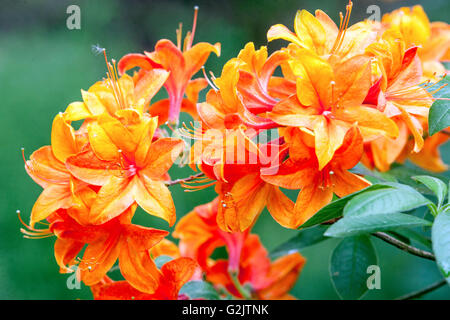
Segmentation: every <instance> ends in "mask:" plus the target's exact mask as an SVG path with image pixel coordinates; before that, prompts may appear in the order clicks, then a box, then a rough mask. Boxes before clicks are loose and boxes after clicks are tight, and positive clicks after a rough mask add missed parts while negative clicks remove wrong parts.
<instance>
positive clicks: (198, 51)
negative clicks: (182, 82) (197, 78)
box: [183, 42, 220, 78]
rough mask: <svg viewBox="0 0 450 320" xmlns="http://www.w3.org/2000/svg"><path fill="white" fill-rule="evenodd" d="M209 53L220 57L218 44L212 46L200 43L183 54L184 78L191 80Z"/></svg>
mask: <svg viewBox="0 0 450 320" xmlns="http://www.w3.org/2000/svg"><path fill="white" fill-rule="evenodd" d="M211 52H214V53H215V54H216V55H217V56H218V57H219V56H220V43H216V44H214V45H212V44H209V43H206V42H200V43H197V44H196V45H194V46H193V47H192V48H190V49H189V50H187V51H185V52H184V53H183V57H184V59H185V61H186V76H187V77H188V78H191V77H192V76H193V75H194V74H195V73H196V72H197V71H198V70H200V68H201V67H202V66H203V65H204V64H205V63H206V60H208V57H209V55H210V53H211Z"/></svg>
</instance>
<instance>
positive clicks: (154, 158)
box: [142, 138, 184, 179]
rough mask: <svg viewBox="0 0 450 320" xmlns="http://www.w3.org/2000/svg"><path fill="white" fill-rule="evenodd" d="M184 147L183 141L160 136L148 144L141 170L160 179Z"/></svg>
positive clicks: (151, 176)
mask: <svg viewBox="0 0 450 320" xmlns="http://www.w3.org/2000/svg"><path fill="white" fill-rule="evenodd" d="M183 149H184V142H183V140H181V139H176V138H160V139H158V140H156V141H155V142H153V143H152V144H151V145H150V148H149V150H148V153H147V158H146V159H145V164H146V165H145V167H144V169H143V170H142V172H143V173H144V174H145V175H146V176H148V177H149V178H152V179H160V178H161V176H162V175H163V174H165V173H166V172H167V171H168V170H169V169H170V167H172V165H173V163H174V162H175V160H176V159H177V157H178V156H179V155H180V152H181V151H182V150H183Z"/></svg>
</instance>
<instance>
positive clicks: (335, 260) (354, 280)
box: [330, 236, 378, 299]
mask: <svg viewBox="0 0 450 320" xmlns="http://www.w3.org/2000/svg"><path fill="white" fill-rule="evenodd" d="M377 263H378V259H377V254H376V252H375V248H374V247H373V245H372V242H371V241H370V239H369V237H367V236H358V237H349V238H345V239H344V240H342V241H341V242H340V243H339V244H338V246H337V247H336V248H335V249H334V250H333V253H332V254H331V261H330V276H331V280H332V282H333V285H334V288H335V289H336V292H337V293H338V295H339V297H341V299H359V298H361V297H362V296H363V295H364V294H365V293H366V291H367V290H368V287H367V279H368V278H369V275H368V274H367V268H368V267H369V266H371V265H376V264H377Z"/></svg>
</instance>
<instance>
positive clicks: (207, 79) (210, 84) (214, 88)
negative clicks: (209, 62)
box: [202, 66, 219, 92]
mask: <svg viewBox="0 0 450 320" xmlns="http://www.w3.org/2000/svg"><path fill="white" fill-rule="evenodd" d="M202 72H203V76H204V77H205V80H206V82H208V84H209V86H210V87H211V88H212V89H213V90H214V91H215V92H217V91H219V88H217V87H216V86H215V85H214V83H213V82H211V80H209V78H208V76H207V75H206V72H205V66H202Z"/></svg>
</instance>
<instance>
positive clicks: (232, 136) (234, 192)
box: [190, 128, 284, 231]
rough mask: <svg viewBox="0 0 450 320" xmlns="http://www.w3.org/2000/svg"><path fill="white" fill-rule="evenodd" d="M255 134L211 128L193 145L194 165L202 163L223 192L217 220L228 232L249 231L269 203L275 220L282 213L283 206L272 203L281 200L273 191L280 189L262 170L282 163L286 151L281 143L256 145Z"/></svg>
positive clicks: (200, 166)
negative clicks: (263, 177) (283, 150)
mask: <svg viewBox="0 0 450 320" xmlns="http://www.w3.org/2000/svg"><path fill="white" fill-rule="evenodd" d="M247 134H250V135H247ZM254 134H255V131H253V132H252V133H249V132H247V133H246V132H245V131H244V130H243V128H241V129H239V130H228V129H227V130H225V131H224V132H222V131H218V130H214V129H211V130H207V131H206V132H205V133H203V134H202V135H200V141H197V142H196V143H194V145H193V146H192V148H191V155H190V156H191V166H192V167H193V169H195V165H196V164H198V167H199V169H200V170H201V171H202V172H203V173H205V175H206V177H207V178H209V179H211V180H212V181H213V182H212V183H211V184H215V190H216V192H217V193H218V194H219V202H220V205H219V209H218V215H217V223H218V224H219V226H220V228H221V229H222V230H224V231H244V230H246V229H247V228H249V227H250V226H252V225H253V224H254V223H255V222H256V219H257V217H258V216H259V214H260V213H261V212H262V210H263V209H264V207H265V206H266V205H268V208H269V210H270V213H271V214H272V215H273V217H274V218H275V219H278V218H277V217H278V215H279V214H280V211H279V210H277V209H279V207H278V206H277V205H275V204H274V205H272V204H271V203H270V202H272V201H277V200H276V199H275V198H274V197H272V196H271V194H273V193H277V189H278V188H276V187H274V186H272V185H270V184H267V183H265V182H264V181H263V180H261V178H260V170H261V169H262V168H265V167H270V166H273V165H274V163H275V164H278V163H279V161H280V160H279V159H280V158H281V157H282V156H283V155H284V153H283V152H280V146H279V145H278V144H277V142H271V143H268V144H265V145H256V144H255V143H254V142H253V141H251V138H252V137H254ZM211 180H209V181H211ZM209 181H208V182H209ZM204 182H207V181H204ZM211 184H207V185H205V187H206V186H210V185H211ZM202 187H203V186H202ZM202 187H199V186H197V187H192V188H193V189H194V190H195V189H197V190H198V189H199V188H202Z"/></svg>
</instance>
